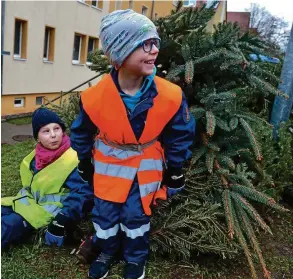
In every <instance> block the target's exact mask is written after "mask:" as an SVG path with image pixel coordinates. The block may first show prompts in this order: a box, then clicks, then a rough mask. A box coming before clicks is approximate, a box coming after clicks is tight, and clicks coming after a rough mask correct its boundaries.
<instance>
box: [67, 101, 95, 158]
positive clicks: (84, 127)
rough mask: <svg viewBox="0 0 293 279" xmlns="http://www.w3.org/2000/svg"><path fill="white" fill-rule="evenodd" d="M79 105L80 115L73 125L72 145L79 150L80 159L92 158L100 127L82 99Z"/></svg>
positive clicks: (71, 131)
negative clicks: (90, 115)
mask: <svg viewBox="0 0 293 279" xmlns="http://www.w3.org/2000/svg"><path fill="white" fill-rule="evenodd" d="M79 107H80V112H79V115H78V116H77V118H76V119H75V120H74V121H73V123H72V125H71V129H70V141H71V147H72V148H73V149H74V150H75V151H76V152H77V156H78V159H79V160H80V161H81V160H85V159H91V158H92V149H93V144H94V137H95V135H96V133H97V131H98V128H97V127H96V125H95V124H94V123H93V122H92V121H91V119H90V118H89V116H88V115H87V113H86V112H85V110H84V109H83V105H82V102H81V100H80V102H79Z"/></svg>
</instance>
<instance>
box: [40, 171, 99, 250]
mask: <svg viewBox="0 0 293 279" xmlns="http://www.w3.org/2000/svg"><path fill="white" fill-rule="evenodd" d="M64 187H66V188H68V189H69V190H70V193H69V194H68V196H67V197H66V198H65V199H64V201H62V205H63V207H62V210H61V211H60V212H59V213H58V214H57V215H56V216H55V218H54V219H53V220H52V221H51V223H50V224H49V225H48V228H47V230H46V234H45V244H47V245H49V246H51V245H54V244H56V245H57V246H61V245H63V242H64V236H65V229H66V228H67V229H69V230H70V228H71V227H72V225H73V224H74V222H76V221H79V220H80V219H82V218H84V217H85V216H86V215H87V213H89V212H90V211H91V209H92V207H93V204H94V193H93V188H92V186H90V185H89V184H88V183H86V182H84V181H83V180H82V179H81V177H80V175H79V174H78V172H77V169H76V168H75V169H74V170H73V172H72V173H71V174H70V175H69V177H68V178H67V179H66V181H65V184H64Z"/></svg>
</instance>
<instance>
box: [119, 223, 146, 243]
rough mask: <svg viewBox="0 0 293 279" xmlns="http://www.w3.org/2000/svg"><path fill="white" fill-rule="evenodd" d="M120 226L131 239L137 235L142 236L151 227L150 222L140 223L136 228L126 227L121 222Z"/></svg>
mask: <svg viewBox="0 0 293 279" xmlns="http://www.w3.org/2000/svg"><path fill="white" fill-rule="evenodd" d="M120 227H121V230H122V231H124V232H125V233H126V236H127V237H129V238H131V239H135V238H137V237H139V236H143V235H144V234H145V233H146V232H149V231H150V228H151V224H150V223H148V224H145V225H142V226H141V227H139V228H137V229H132V230H130V229H128V228H127V227H126V226H124V225H123V224H120Z"/></svg>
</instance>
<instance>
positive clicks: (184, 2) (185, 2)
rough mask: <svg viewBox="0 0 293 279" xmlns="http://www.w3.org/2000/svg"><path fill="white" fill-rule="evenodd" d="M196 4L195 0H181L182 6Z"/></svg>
mask: <svg viewBox="0 0 293 279" xmlns="http://www.w3.org/2000/svg"><path fill="white" fill-rule="evenodd" d="M195 5H196V0H187V1H183V6H184V7H192V6H195Z"/></svg>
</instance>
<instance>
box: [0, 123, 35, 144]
mask: <svg viewBox="0 0 293 279" xmlns="http://www.w3.org/2000/svg"><path fill="white" fill-rule="evenodd" d="M16 135H31V136H32V135H33V131H32V124H24V125H14V124H10V123H8V122H2V123H1V143H8V144H15V143H18V142H19V141H15V140H13V139H12V137H13V136H16Z"/></svg>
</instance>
